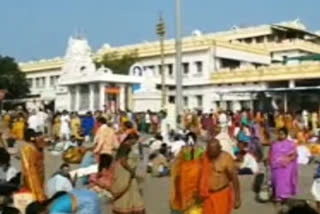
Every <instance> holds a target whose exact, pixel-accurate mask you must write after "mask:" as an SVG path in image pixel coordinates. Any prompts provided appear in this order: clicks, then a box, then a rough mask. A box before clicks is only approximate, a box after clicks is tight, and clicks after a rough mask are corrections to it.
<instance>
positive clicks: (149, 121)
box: [145, 114, 151, 123]
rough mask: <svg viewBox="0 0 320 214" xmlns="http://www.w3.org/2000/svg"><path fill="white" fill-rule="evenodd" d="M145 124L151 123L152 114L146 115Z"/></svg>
mask: <svg viewBox="0 0 320 214" xmlns="http://www.w3.org/2000/svg"><path fill="white" fill-rule="evenodd" d="M145 123H151V118H150V114H146V117H145Z"/></svg>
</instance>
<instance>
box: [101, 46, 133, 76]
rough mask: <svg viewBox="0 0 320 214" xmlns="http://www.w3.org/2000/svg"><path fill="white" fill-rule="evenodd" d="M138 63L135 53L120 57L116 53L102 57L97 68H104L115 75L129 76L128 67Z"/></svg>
mask: <svg viewBox="0 0 320 214" xmlns="http://www.w3.org/2000/svg"><path fill="white" fill-rule="evenodd" d="M137 61H138V53H137V51H133V52H130V53H126V54H122V55H120V54H119V53H118V52H110V53H106V54H104V55H103V57H102V59H101V60H100V61H99V62H96V65H97V67H98V68H99V67H101V66H105V67H106V68H109V69H111V70H112V71H113V73H115V74H129V69H130V67H131V66H132V65H133V64H134V63H136V62H137Z"/></svg>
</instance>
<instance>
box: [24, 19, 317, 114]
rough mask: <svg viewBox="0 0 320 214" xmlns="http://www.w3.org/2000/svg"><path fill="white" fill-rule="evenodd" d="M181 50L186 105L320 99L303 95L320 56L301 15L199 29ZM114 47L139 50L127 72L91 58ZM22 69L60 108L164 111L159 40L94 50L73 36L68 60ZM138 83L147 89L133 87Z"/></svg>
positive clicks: (169, 71) (170, 83) (168, 67)
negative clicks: (117, 71) (207, 30)
mask: <svg viewBox="0 0 320 214" xmlns="http://www.w3.org/2000/svg"><path fill="white" fill-rule="evenodd" d="M164 44H165V46H164V50H165V66H164V72H165V76H166V87H167V89H168V97H167V103H169V104H174V103H175V73H176V71H175V68H176V66H175V41H174V40H166V41H165V43H164ZM182 49H183V64H182V72H183V104H184V107H185V108H186V109H187V108H188V109H194V108H200V109H202V110H203V111H205V112H209V111H210V110H211V109H213V110H217V109H218V108H223V109H230V110H239V109H240V108H243V107H247V108H253V107H255V108H257V106H259V102H257V101H258V100H259V99H260V98H259V97H263V99H264V100H268V102H269V103H273V104H275V106H278V107H281V108H284V110H286V109H288V106H291V104H290V103H292V102H294V101H296V102H300V104H299V105H301V106H307V105H310V106H313V105H315V104H317V105H318V104H320V102H319V101H318V100H320V99H318V98H316V97H315V96H314V97H310V99H308V102H306V101H305V100H304V98H303V97H305V95H301V96H300V94H299V93H301V94H302V93H303V90H305V89H307V90H311V89H317V87H320V63H319V62H317V61H308V60H307V61H306V60H302V59H303V57H308V56H312V55H314V54H320V36H319V35H318V34H316V33H314V32H312V31H310V30H308V29H307V28H306V26H305V25H304V24H303V23H302V22H301V21H300V20H294V21H289V22H282V23H277V24H271V25H260V26H252V27H245V28H240V27H237V26H234V27H232V29H230V30H228V31H224V32H218V33H210V34H202V33H201V32H200V31H195V32H194V33H192V35H191V36H187V37H185V38H184V39H183V42H182ZM114 52H117V53H118V54H126V53H131V52H136V53H137V54H138V62H137V63H136V64H135V65H133V66H132V68H131V69H130V72H129V75H116V74H113V73H112V71H110V70H109V69H107V68H100V69H96V67H95V64H94V62H93V59H94V60H99V59H100V58H101V57H102V56H103V55H104V54H105V53H114ZM20 67H21V69H22V70H23V71H24V72H26V75H27V78H28V80H29V81H30V85H31V91H32V93H31V95H32V96H34V97H38V99H39V100H50V101H53V102H54V103H55V107H56V109H57V110H62V109H67V110H79V111H85V110H97V109H101V108H103V106H104V105H108V106H113V107H114V108H121V109H126V108H128V109H131V110H133V111H142V110H147V109H151V110H159V109H160V99H159V96H160V94H159V93H160V91H159V89H161V73H160V68H161V60H160V43H159V41H156V42H143V43H140V44H134V45H126V46H120V47H112V46H110V45H108V44H106V45H103V46H102V48H100V49H99V50H98V51H97V52H92V51H91V48H90V46H89V45H88V42H87V40H85V39H83V38H71V39H70V40H69V45H68V48H67V53H66V55H65V57H64V58H55V59H48V60H40V61H36V62H27V63H20ZM151 83H152V84H153V85H154V86H151ZM138 85H140V86H143V87H142V88H144V89H140V90H134V89H135V88H136V87H138ZM293 90H295V92H294V93H292V91H293ZM315 94H317V93H315ZM298 95H299V96H298ZM290 96H294V98H295V99H291V98H290ZM301 97H302V98H303V99H302V98H301ZM300 98H301V99H300ZM307 103H308V104H307ZM260 106H261V105H260ZM262 106H266V105H262Z"/></svg>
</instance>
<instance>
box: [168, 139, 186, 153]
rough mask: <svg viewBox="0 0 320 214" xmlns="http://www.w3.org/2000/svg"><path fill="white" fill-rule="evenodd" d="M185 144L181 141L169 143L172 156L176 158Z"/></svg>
mask: <svg viewBox="0 0 320 214" xmlns="http://www.w3.org/2000/svg"><path fill="white" fill-rule="evenodd" d="M185 145H186V143H185V142H184V141H183V140H178V141H174V142H172V143H171V152H172V154H174V156H177V155H178V154H179V152H180V151H181V149H182V147H184V146H185Z"/></svg>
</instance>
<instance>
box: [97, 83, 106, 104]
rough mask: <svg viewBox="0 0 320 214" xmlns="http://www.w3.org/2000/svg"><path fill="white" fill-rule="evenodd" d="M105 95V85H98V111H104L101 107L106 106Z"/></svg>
mask: <svg viewBox="0 0 320 214" xmlns="http://www.w3.org/2000/svg"><path fill="white" fill-rule="evenodd" d="M105 95H106V93H105V84H103V83H101V84H100V85H99V95H98V96H99V101H100V102H99V103H100V109H104V108H103V106H104V105H106V104H107V103H106V96H105Z"/></svg>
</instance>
